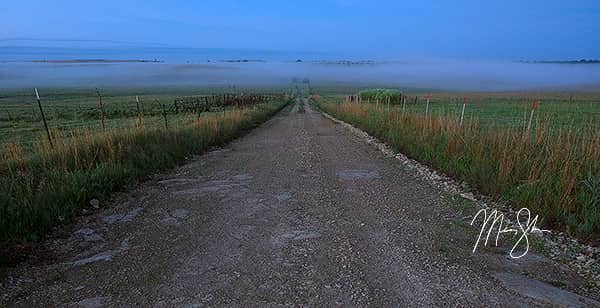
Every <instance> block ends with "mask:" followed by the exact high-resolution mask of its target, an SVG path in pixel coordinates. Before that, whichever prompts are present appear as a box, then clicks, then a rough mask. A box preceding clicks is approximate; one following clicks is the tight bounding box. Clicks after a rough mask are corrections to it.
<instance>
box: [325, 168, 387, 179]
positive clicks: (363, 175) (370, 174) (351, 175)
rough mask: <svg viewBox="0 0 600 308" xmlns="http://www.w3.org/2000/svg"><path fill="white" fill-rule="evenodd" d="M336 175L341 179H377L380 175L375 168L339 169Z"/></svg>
mask: <svg viewBox="0 0 600 308" xmlns="http://www.w3.org/2000/svg"><path fill="white" fill-rule="evenodd" d="M336 175H337V176H338V178H340V179H342V180H357V179H378V178H380V177H381V176H380V175H379V172H377V170H351V169H349V170H340V171H338V172H337V173H336Z"/></svg>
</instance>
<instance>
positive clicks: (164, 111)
mask: <svg viewBox="0 0 600 308" xmlns="http://www.w3.org/2000/svg"><path fill="white" fill-rule="evenodd" d="M156 102H157V103H160V102H159V101H158V99H157V100H156ZM160 106H161V107H162V114H163V118H164V119H165V129H166V130H168V129H169V121H168V120H167V109H166V108H165V105H164V104H160ZM198 114H200V113H198Z"/></svg>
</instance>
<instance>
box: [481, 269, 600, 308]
mask: <svg viewBox="0 0 600 308" xmlns="http://www.w3.org/2000/svg"><path fill="white" fill-rule="evenodd" d="M493 276H494V278H496V279H498V280H499V281H500V282H501V283H502V284H503V285H504V287H505V288H507V289H509V290H512V291H514V292H517V293H519V294H521V295H524V296H527V297H530V298H533V299H535V300H539V301H542V302H545V303H547V304H549V305H559V306H567V307H585V306H590V307H600V302H597V301H594V300H592V299H589V298H586V297H583V296H580V295H577V294H575V293H573V292H569V291H566V290H562V289H559V288H557V287H554V286H552V285H550V284H547V283H544V282H541V281H538V280H534V279H531V278H528V277H525V276H523V275H518V274H513V273H506V272H501V273H495V274H494V275H493Z"/></svg>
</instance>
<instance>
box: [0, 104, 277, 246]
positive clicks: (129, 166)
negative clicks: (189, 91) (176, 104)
mask: <svg viewBox="0 0 600 308" xmlns="http://www.w3.org/2000/svg"><path fill="white" fill-rule="evenodd" d="M285 104H286V103H284V102H272V103H265V104H260V105H258V106H254V107H250V108H246V109H236V110H230V111H226V112H219V113H214V114H212V115H210V116H204V117H200V118H198V119H196V120H193V121H192V122H187V123H178V124H176V125H173V127H171V126H170V127H169V129H166V128H164V127H149V126H144V125H136V124H134V125H132V127H130V128H127V129H114V130H110V131H107V132H98V131H93V130H78V131H70V132H62V133H61V134H62V135H61V136H55V137H56V138H54V139H55V140H56V142H55V145H54V147H53V148H51V147H49V146H48V144H47V143H46V142H45V141H43V140H41V141H40V142H37V143H36V144H34V146H33V147H28V148H26V149H25V148H22V147H20V146H19V145H17V144H15V143H9V144H8V145H7V146H6V149H5V150H4V151H2V152H0V153H2V156H3V157H1V158H2V160H1V161H0V240H21V239H31V238H35V237H36V236H38V235H40V234H41V233H43V232H44V231H46V230H47V229H48V228H49V227H51V226H53V225H54V224H56V223H57V222H60V221H65V220H69V219H70V218H71V217H73V216H74V215H75V214H76V213H77V212H78V211H79V209H80V208H81V206H82V205H83V204H86V203H87V202H89V200H90V199H92V198H98V199H103V198H108V197H109V195H110V193H111V192H112V191H114V190H115V189H120V188H123V187H125V186H127V185H130V184H132V183H135V182H136V181H139V180H140V179H143V178H144V177H146V176H148V175H149V174H151V173H153V172H155V171H157V170H160V169H164V168H169V167H173V166H175V165H176V164H177V163H179V162H181V161H183V160H185V158H186V157H187V156H189V155H190V154H193V153H200V152H202V151H205V150H206V149H208V148H209V147H211V146H217V145H221V144H223V143H225V142H228V141H229V140H231V139H233V138H235V137H236V136H238V135H239V134H240V132H242V131H244V130H247V129H250V128H252V127H254V126H255V125H257V124H258V123H261V122H263V121H265V120H266V119H267V118H268V117H269V116H271V115H272V114H274V113H275V112H276V111H278V110H280V109H281V108H283V106H285Z"/></svg>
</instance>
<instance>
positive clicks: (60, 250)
mask: <svg viewBox="0 0 600 308" xmlns="http://www.w3.org/2000/svg"><path fill="white" fill-rule="evenodd" d="M305 108H306V112H305V113H298V112H297V106H295V107H294V109H293V110H291V111H290V110H287V111H284V112H282V113H281V114H279V115H277V116H276V117H275V118H274V119H272V120H270V121H269V122H267V123H266V124H264V125H263V126H261V127H259V128H257V129H256V130H254V131H252V132H251V133H250V134H248V135H247V136H245V137H243V138H241V139H239V140H237V141H235V142H233V143H232V144H230V145H229V146H227V147H225V148H223V149H220V150H216V151H213V152H210V153H207V154H205V155H202V156H199V157H196V158H194V159H192V160H191V161H190V162H188V163H187V164H186V165H184V166H181V167H179V168H177V169H175V170H173V171H171V172H169V173H167V174H161V175H157V176H156V177H155V178H154V179H153V180H151V181H149V182H147V183H144V184H142V185H140V186H138V187H137V188H135V189H134V190H132V191H130V192H127V193H120V194H118V195H117V196H116V197H115V200H114V202H112V203H111V204H104V205H103V206H102V208H101V209H100V210H96V211H93V212H91V213H89V214H87V215H85V216H83V217H81V219H80V221H79V222H78V223H77V225H76V226H75V227H74V228H73V229H70V230H72V231H69V233H68V234H66V235H65V236H63V237H61V238H58V239H55V240H52V241H48V243H47V244H46V255H45V257H44V258H40V259H36V260H31V261H27V262H26V263H25V264H21V265H19V266H18V267H16V268H12V269H8V270H6V271H5V273H4V274H3V276H4V277H3V278H2V281H3V282H2V285H1V286H0V291H1V292H2V297H1V298H0V306H5V305H8V306H28V307H30V306H32V305H55V306H68V305H72V306H83V307H96V306H131V305H139V306H156V307H171V306H184V307H195V306H244V307H246V306H281V305H290V306H298V305H306V306H376V307H384V306H401V307H408V306H431V305H436V306H438V305H439V306H456V305H459V306H505V307H506V306H529V305H549V304H554V305H573V306H578V305H581V306H594V305H599V304H600V303H599V302H595V301H593V300H592V299H590V298H585V297H583V296H579V295H576V294H575V293H580V294H583V295H588V296H590V294H589V293H588V294H585V293H586V291H585V290H586V288H587V287H588V286H587V284H586V282H585V281H584V280H583V279H581V278H579V277H578V276H577V275H576V274H574V273H573V272H571V271H569V270H568V269H566V268H564V267H562V266H560V265H557V264H555V263H553V262H552V261H550V260H549V259H547V258H545V257H543V256H541V255H538V254H535V253H530V254H528V255H527V256H526V257H524V258H522V259H518V260H511V259H508V258H507V252H506V249H504V248H498V249H484V250H480V251H477V252H476V253H475V254H473V253H471V249H472V245H473V243H474V241H475V239H476V233H477V232H478V230H475V229H474V228H472V227H471V226H469V225H468V221H470V219H471V217H469V216H468V215H470V214H471V213H472V212H469V211H466V208H467V207H465V205H464V203H463V202H462V201H460V200H459V199H460V198H456V196H452V195H449V194H447V193H444V192H442V191H440V190H439V189H436V188H435V187H433V186H432V185H430V184H429V183H428V182H427V181H426V180H425V179H421V178H419V177H418V176H416V175H415V174H414V172H411V171H410V170H408V169H407V168H406V167H403V166H402V165H401V164H399V163H398V162H397V161H396V160H394V159H390V158H387V157H385V156H384V155H383V154H382V153H381V152H379V151H378V150H376V149H375V148H374V147H372V146H369V145H367V144H366V143H365V142H364V140H363V139H361V138H359V137H357V136H356V135H354V134H352V133H351V132H349V131H348V130H347V129H346V128H344V127H342V126H341V125H338V124H335V123H333V122H332V121H330V120H328V119H326V118H324V117H323V116H322V115H320V114H319V113H317V112H315V111H312V110H311V109H310V107H309V106H308V105H306V107H305ZM558 287H560V289H559V288H558ZM591 296H593V295H591ZM596 296H598V294H596ZM596 299H597V298H596Z"/></svg>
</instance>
